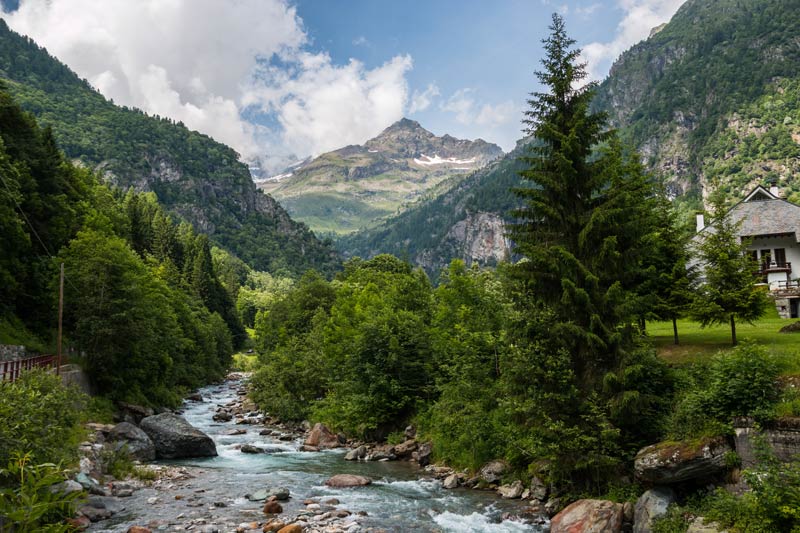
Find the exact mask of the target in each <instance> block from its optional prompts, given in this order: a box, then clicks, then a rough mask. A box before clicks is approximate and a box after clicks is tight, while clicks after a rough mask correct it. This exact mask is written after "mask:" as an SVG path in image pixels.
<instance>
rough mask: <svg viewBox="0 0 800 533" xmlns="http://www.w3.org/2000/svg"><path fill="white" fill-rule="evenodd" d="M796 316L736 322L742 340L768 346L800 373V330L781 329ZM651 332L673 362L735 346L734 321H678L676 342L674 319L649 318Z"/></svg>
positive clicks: (692, 359)
mask: <svg viewBox="0 0 800 533" xmlns="http://www.w3.org/2000/svg"><path fill="white" fill-rule="evenodd" d="M792 322H795V320H787V319H782V318H778V316H777V313H773V314H771V315H768V316H767V317H765V318H762V319H761V320H759V321H758V322H755V323H754V324H752V325H751V324H748V323H746V322H741V323H739V322H737V323H736V337H737V339H738V341H739V342H740V343H741V342H744V341H752V342H755V343H757V344H761V345H764V346H766V347H767V348H768V349H769V350H770V351H771V352H772V353H774V354H775V355H777V356H779V357H780V358H781V359H785V360H786V362H787V364H788V366H789V368H787V369H786V372H788V373H800V333H778V331H779V330H780V329H781V328H782V327H783V326H785V325H787V324H791V323H792ZM647 334H648V336H649V337H650V338H651V339H652V340H653V344H655V346H656V350H657V351H658V354H659V355H660V356H661V357H663V358H664V359H665V360H666V361H668V362H669V363H672V364H678V365H680V364H686V363H693V362H696V361H701V360H704V359H707V358H708V357H710V356H711V355H714V354H715V353H717V352H718V351H720V350H730V349H731V328H730V325H727V324H726V325H724V326H709V327H707V328H701V327H700V324H698V323H697V322H692V321H690V320H679V321H678V340H679V341H680V344H679V345H678V346H676V345H675V344H673V338H672V322H648V323H647Z"/></svg>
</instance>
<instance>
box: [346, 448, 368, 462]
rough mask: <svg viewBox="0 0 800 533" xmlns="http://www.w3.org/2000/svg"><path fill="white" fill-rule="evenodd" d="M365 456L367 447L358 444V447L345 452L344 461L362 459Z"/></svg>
mask: <svg viewBox="0 0 800 533" xmlns="http://www.w3.org/2000/svg"><path fill="white" fill-rule="evenodd" d="M366 456H367V447H366V446H359V447H358V448H355V449H352V450H350V451H349V452H347V453H346V454H345V456H344V460H345V461H358V460H359V459H363V458H364V457H366Z"/></svg>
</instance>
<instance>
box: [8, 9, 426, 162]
mask: <svg viewBox="0 0 800 533" xmlns="http://www.w3.org/2000/svg"><path fill="white" fill-rule="evenodd" d="M2 17H3V18H4V19H5V20H6V21H7V22H8V24H9V26H10V27H11V28H12V29H14V30H15V31H18V32H20V33H23V34H25V35H28V36H30V37H31V38H33V39H34V40H35V41H37V43H39V44H40V45H42V46H45V47H46V48H47V49H48V50H49V51H50V53H52V54H53V55H55V56H56V57H58V58H59V59H60V60H62V61H64V62H65V63H66V64H67V65H69V66H70V68H72V69H73V70H75V71H76V72H77V73H78V74H79V75H80V76H81V77H83V78H86V79H87V80H89V82H90V83H91V84H92V85H93V86H94V87H96V88H97V89H98V90H99V91H100V92H102V93H103V94H104V95H105V96H107V97H109V98H113V99H114V101H115V102H116V103H118V104H124V105H129V106H134V107H138V108H141V109H143V110H144V111H146V112H148V113H151V114H158V115H161V116H168V117H170V118H173V119H175V120H178V121H183V122H184V123H185V124H186V125H187V126H188V127H189V128H192V129H196V130H198V131H201V132H203V133H207V134H209V135H211V136H213V137H214V138H215V139H217V140H219V141H221V142H224V143H226V144H229V145H231V146H233V147H234V148H235V149H236V150H237V151H239V152H240V153H241V154H242V156H243V157H244V158H246V159H254V158H261V159H263V160H265V161H268V160H274V158H275V154H276V153H282V154H289V153H294V154H296V155H298V156H300V157H305V156H307V155H310V154H313V153H319V152H320V151H324V150H329V149H332V148H338V147H340V146H342V145H344V144H346V143H348V142H363V141H365V140H366V139H368V138H369V137H371V136H373V135H375V134H377V133H378V132H380V131H381V129H383V128H384V127H386V126H387V125H388V124H389V123H391V122H392V121H394V120H397V119H399V118H401V117H402V115H403V109H404V107H405V105H406V102H407V99H408V95H407V93H408V89H407V84H406V80H405V74H406V73H407V71H408V70H409V69H410V68H411V65H412V61H411V58H410V57H408V56H397V57H395V58H393V59H391V60H389V61H388V62H386V63H385V64H384V65H382V66H379V67H377V68H374V69H367V68H365V67H364V65H362V64H361V63H359V62H358V61H351V62H350V63H348V64H347V65H343V66H339V65H335V64H333V63H332V61H331V59H330V57H329V56H328V55H327V54H313V53H308V52H305V51H304V46H305V44H306V43H307V42H308V37H307V35H306V33H305V30H304V28H303V23H302V21H301V20H300V19H299V17H298V16H297V13H296V10H295V8H294V7H293V6H291V5H290V2H289V1H288V0H236V1H231V2H221V1H219V0H133V1H131V0H102V1H98V0H23V2H22V3H21V6H20V8H19V9H18V10H17V11H15V12H13V13H2ZM357 40H358V39H357ZM362 44H367V42H366V39H363V42H362ZM274 58H278V59H279V60H280V61H279V63H280V65H281V66H280V67H275V66H272V67H270V66H265V65H269V64H270V60H271V59H274ZM274 63H275V62H273V64H274ZM250 105H256V106H260V108H262V109H264V110H265V111H266V112H268V113H271V114H272V116H273V118H274V119H275V120H274V121H273V122H272V123H273V124H275V123H277V124H278V126H279V129H277V128H276V129H272V128H267V127H264V126H259V125H257V124H255V123H252V122H251V121H248V120H246V119H244V118H243V117H242V116H241V113H242V111H243V110H245V108H246V107H247V106H250Z"/></svg>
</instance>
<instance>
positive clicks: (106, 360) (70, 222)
mask: <svg viewBox="0 0 800 533" xmlns="http://www.w3.org/2000/svg"><path fill="white" fill-rule="evenodd" d="M0 179H1V180H2V182H1V183H0V186H2V191H0V192H2V194H0V343H3V344H6V343H12V344H25V345H27V346H28V347H29V348H33V349H41V350H48V351H49V350H51V349H52V348H53V345H52V344H51V338H52V332H53V331H54V328H55V325H56V320H57V311H56V310H57V309H58V269H59V263H62V262H63V263H64V265H65V273H66V276H65V277H66V283H65V286H64V292H65V308H64V325H65V337H66V347H67V348H69V349H70V351H71V352H72V357H73V358H75V359H74V362H80V363H82V364H83V366H84V367H85V369H86V371H87V372H88V374H89V376H90V378H91V379H92V381H93V383H94V385H95V387H96V390H97V392H99V393H101V394H104V395H107V396H109V397H111V398H113V399H116V400H127V401H133V402H138V403H141V404H151V405H165V404H167V405H170V404H175V403H177V402H178V401H179V398H180V392H181V391H182V390H187V389H191V388H194V387H197V386H199V385H201V384H203V383H206V382H208V381H210V380H214V379H219V378H220V377H222V376H223V375H224V373H225V372H226V370H227V368H228V365H229V363H230V356H231V353H232V352H233V349H234V347H235V346H239V345H241V344H242V342H243V341H244V328H243V327H242V324H241V321H240V319H239V316H238V313H237V312H236V308H235V306H234V300H233V298H232V296H231V294H230V293H229V292H228V291H227V290H226V288H225V287H224V286H223V284H222V283H221V281H220V279H219V277H218V275H217V272H216V270H215V267H214V263H213V261H212V257H211V249H210V245H209V240H208V237H207V236H206V235H203V234H198V233H196V232H195V230H194V229H193V228H192V227H191V226H190V225H189V224H188V223H185V222H184V223H181V224H177V223H176V221H175V220H174V219H173V218H172V217H171V216H170V215H169V214H168V213H167V212H165V211H164V209H163V208H161V207H160V206H159V204H158V203H157V202H156V199H155V196H154V195H153V194H152V193H145V194H141V193H136V192H134V191H133V190H129V191H128V192H127V193H125V192H124V191H120V190H112V189H110V188H109V187H108V186H107V185H105V184H102V183H100V182H99V181H98V179H97V178H96V176H95V175H94V174H92V173H91V172H89V171H88V170H87V169H85V168H81V167H79V166H75V165H73V164H72V163H70V162H69V161H68V160H67V159H66V158H64V156H63V155H62V153H61V152H60V151H59V148H58V146H57V143H56V141H55V139H54V135H53V132H52V130H51V129H49V128H40V127H39V126H38V125H37V123H36V121H35V119H34V117H33V116H32V115H30V114H29V113H26V112H24V111H22V110H21V109H20V107H19V106H18V105H17V104H16V103H15V102H14V100H13V98H12V96H11V95H10V94H9V93H8V92H6V91H5V90H4V89H2V88H0ZM51 353H52V352H51Z"/></svg>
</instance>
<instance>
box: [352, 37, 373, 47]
mask: <svg viewBox="0 0 800 533" xmlns="http://www.w3.org/2000/svg"><path fill="white" fill-rule="evenodd" d="M353 46H369V41H368V40H367V38H366V37H364V36H363V35H359V36H358V37H356V38H355V39H353Z"/></svg>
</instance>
